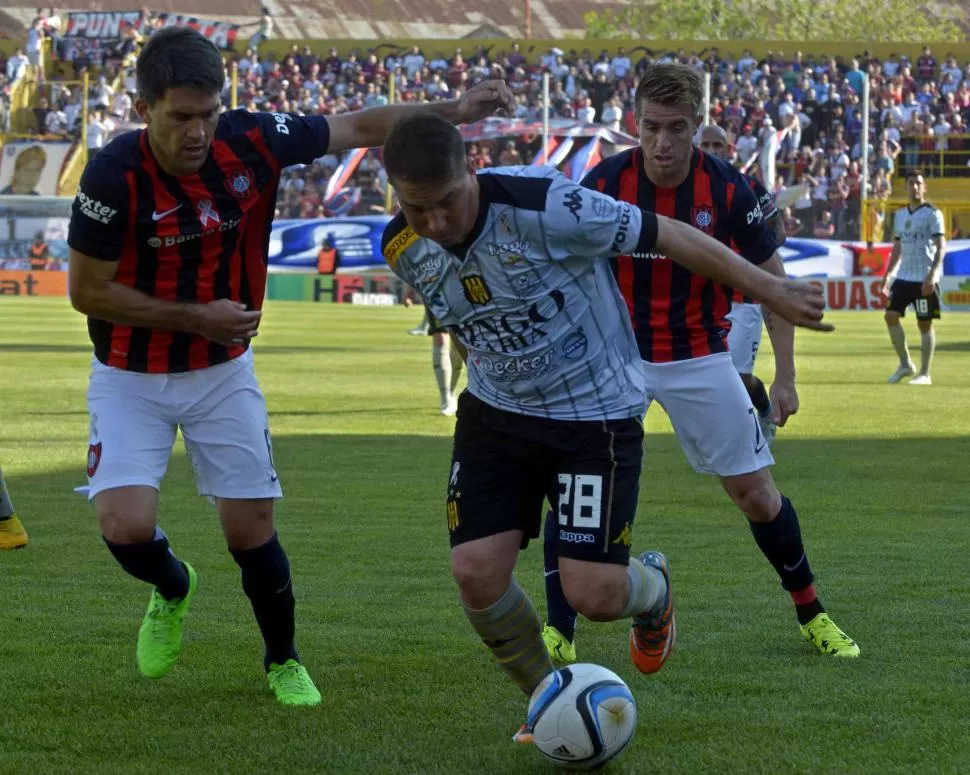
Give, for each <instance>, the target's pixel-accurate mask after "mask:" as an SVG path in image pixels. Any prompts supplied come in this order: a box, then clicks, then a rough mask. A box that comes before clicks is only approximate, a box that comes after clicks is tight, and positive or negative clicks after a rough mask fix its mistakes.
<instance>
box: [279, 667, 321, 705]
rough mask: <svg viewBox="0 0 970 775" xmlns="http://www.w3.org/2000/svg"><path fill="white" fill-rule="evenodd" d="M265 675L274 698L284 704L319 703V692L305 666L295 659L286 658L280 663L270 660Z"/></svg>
mask: <svg viewBox="0 0 970 775" xmlns="http://www.w3.org/2000/svg"><path fill="white" fill-rule="evenodd" d="M266 677H267V679H269V688H270V689H272V690H273V694H275V695H276V699H277V700H279V701H280V702H282V703H283V704H284V705H319V704H320V692H318V691H317V687H316V686H314V685H313V680H312V679H311V678H310V674H309V673H307V671H306V668H305V667H303V665H301V664H300V663H299V662H297V661H296V660H295V659H288V660H286V662H284V663H283V664H282V665H278V664H276V663H275V662H270V663H269V672H268V673H267V674H266Z"/></svg>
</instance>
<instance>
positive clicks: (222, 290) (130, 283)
mask: <svg viewBox="0 0 970 775" xmlns="http://www.w3.org/2000/svg"><path fill="white" fill-rule="evenodd" d="M137 83H138V92H139V94H138V99H137V101H136V102H135V110H136V112H137V113H138V115H139V117H140V118H141V119H142V120H143V121H144V122H145V124H146V125H147V126H146V128H145V129H144V130H141V131H135V132H129V133H126V134H123V135H121V136H120V137H118V138H116V139H115V140H113V141H112V142H111V143H109V144H108V145H107V146H106V147H105V148H104V150H103V151H102V152H101V153H99V154H98V156H97V157H96V158H95V159H94V160H93V161H92V162H91V164H90V165H89V166H88V168H87V169H86V170H85V172H84V175H83V177H82V180H81V185H80V190H79V192H78V195H77V198H76V200H75V202H74V208H73V213H72V217H71V225H70V233H69V237H68V245H69V248H70V294H71V301H72V303H73V305H74V307H75V309H77V310H78V311H79V312H82V313H84V314H85V315H87V317H88V330H89V332H90V335H91V341H92V342H93V344H94V359H93V362H92V374H91V380H90V385H89V388H88V408H89V412H90V415H91V429H90V446H89V448H88V478H89V482H90V498H91V499H92V500H93V501H94V506H95V511H96V512H97V516H98V520H99V523H100V527H101V532H102V535H103V536H104V540H105V543H106V544H107V546H108V548H109V550H110V551H111V553H112V554H113V555H114V557H115V558H116V559H117V561H118V562H119V564H120V565H121V567H122V568H124V570H125V571H127V572H128V573H129V574H130V575H132V576H134V577H135V578H137V579H140V580H142V581H146V582H148V583H150V584H151V585H152V587H153V590H152V594H151V599H150V602H149V608H148V612H147V614H146V616H145V619H144V622H143V624H142V627H141V630H140V632H139V635H138V644H137V650H136V654H137V661H138V666H139V668H140V670H141V672H142V673H143V674H144V675H145V676H147V677H149V678H161V677H162V676H164V675H165V674H166V673H168V671H169V670H170V669H171V668H172V666H173V665H174V664H175V661H176V659H177V658H178V655H179V652H180V650H181V644H182V629H183V619H184V617H185V615H186V613H187V611H188V608H189V604H190V602H191V599H192V597H193V595H194V594H195V590H196V588H197V585H198V579H197V576H196V573H195V571H194V569H192V567H191V566H189V565H188V564H187V563H183V562H181V561H179V560H178V559H177V558H176V556H175V554H174V553H173V552H172V551H171V549H170V548H169V543H168V539H167V537H166V536H165V533H163V532H162V531H161V529H160V528H159V527H158V525H157V501H158V490H159V485H160V482H161V479H162V476H163V475H164V473H165V469H166V466H167V464H168V458H169V456H170V454H171V450H172V444H173V442H174V441H175V435H176V431H177V430H178V429H179V428H181V430H182V434H183V436H184V438H185V444H186V448H187V451H188V453H189V458H190V459H191V461H192V464H193V467H194V469H195V473H196V481H197V485H198V490H199V493H200V494H201V495H206V496H209V497H210V498H213V499H214V500H215V503H216V507H217V509H218V513H219V518H220V521H221V522H222V527H223V531H224V533H225V536H226V540H227V542H228V545H229V550H230V552H231V553H232V556H233V558H234V559H235V561H236V563H237V564H238V565H239V566H240V569H241V571H242V586H243V590H244V591H245V593H246V595H247V596H248V597H249V599H250V602H251V604H252V608H253V613H254V614H255V617H256V620H257V623H258V625H259V628H260V631H261V633H262V635H263V640H264V642H265V647H266V651H265V659H264V668H265V670H266V673H267V676H268V680H269V685H270V687H271V689H272V691H273V693H274V694H275V696H276V698H277V699H278V700H279V701H280V702H282V703H283V704H288V705H315V704H317V703H319V702H320V693H319V692H318V691H317V689H316V687H315V686H314V685H313V682H312V680H311V679H310V677H309V675H308V674H307V672H306V670H305V668H304V667H303V665H302V663H301V662H300V658H299V655H298V653H297V651H296V648H295V646H294V629H295V628H294V607H295V601H294V597H293V587H292V583H291V580H290V566H289V561H288V559H287V556H286V554H285V552H284V551H283V548H282V547H281V545H280V543H279V540H278V538H277V534H276V529H275V526H274V521H273V504H274V501H275V499H277V498H279V497H280V496H281V495H282V490H281V488H280V483H279V477H278V476H277V473H276V469H275V465H274V462H273V451H272V444H271V440H270V432H269V425H268V420H267V413H266V405H265V401H264V399H263V395H262V393H261V391H260V389H259V384H258V382H257V381H256V377H255V373H254V370H253V354H252V350H251V349H250V341H251V340H252V338H253V337H255V336H256V335H257V333H258V327H259V321H260V317H261V314H262V313H261V309H262V305H263V294H264V289H265V285H266V264H267V255H268V248H269V237H270V228H271V224H272V220H273V215H274V212H275V206H276V191H277V186H278V184H279V178H280V172H281V170H282V169H283V168H284V167H287V166H289V165H293V164H297V163H310V162H312V161H313V160H314V159H316V158H319V157H321V156H324V155H325V154H327V153H339V152H341V151H344V150H347V149H349V148H354V147H372V146H379V145H381V144H382V143H383V142H384V139H385V136H386V134H387V133H388V131H389V130H390V127H391V124H392V123H393V122H394V121H395V120H397V119H398V118H400V117H401V116H402V115H405V114H407V113H408V112H410V111H414V110H432V111H434V112H437V113H439V114H441V115H442V116H443V117H444V118H446V119H448V120H450V121H452V122H455V123H457V122H466V121H475V120H478V119H479V118H484V117H485V116H487V115H489V114H491V113H492V112H494V110H495V109H496V108H507V107H510V106H511V98H510V94H509V92H508V90H507V88H506V87H505V85H504V84H503V83H501V82H496V81H490V82H485V83H483V84H480V85H479V86H477V87H475V88H474V89H471V90H469V92H467V93H466V94H465V96H464V97H463V98H462V99H461V100H460V101H450V102H443V103H437V104H435V105H434V106H431V107H425V106H411V107H408V106H394V107H388V108H376V109H373V110H367V111H362V112H358V113H348V114H344V115H340V116H333V117H323V116H296V115H291V114H281V113H248V112H246V111H241V110H236V111H227V112H223V111H222V105H221V99H220V95H221V92H222V90H223V85H224V83H225V69H224V67H223V63H222V57H221V55H220V53H219V51H218V50H217V49H216V48H215V47H214V46H213V45H212V44H211V43H210V42H209V41H208V40H206V38H205V37H203V36H202V35H200V34H199V33H198V32H195V31H194V30H191V29H188V28H171V29H167V30H163V31H161V32H159V33H157V34H156V35H154V36H153V37H152V38H151V40H150V41H149V42H148V44H147V45H146V46H145V49H144V51H143V52H142V54H141V56H140V57H139V59H138V65H137Z"/></svg>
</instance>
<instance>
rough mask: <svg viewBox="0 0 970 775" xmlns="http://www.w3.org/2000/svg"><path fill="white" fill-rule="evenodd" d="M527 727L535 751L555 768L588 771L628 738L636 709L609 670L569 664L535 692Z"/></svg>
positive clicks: (627, 690)
mask: <svg viewBox="0 0 970 775" xmlns="http://www.w3.org/2000/svg"><path fill="white" fill-rule="evenodd" d="M528 724H529V727H530V728H531V729H532V739H533V742H534V743H535V746H536V748H538V749H539V750H540V751H542V753H543V754H545V755H546V756H548V757H549V758H550V759H552V760H553V761H554V762H556V764H561V765H564V766H566V767H575V768H579V769H592V768H594V767H600V766H602V765H603V764H606V762H608V761H609V760H610V759H612V758H613V757H614V756H616V755H617V754H618V753H620V751H622V750H623V749H624V748H625V747H626V745H627V743H629V742H630V740H632V739H633V732H634V730H635V729H636V727H637V705H636V702H635V701H634V699H633V695H632V694H631V693H630V689H629V687H627V685H626V684H625V683H624V682H623V679H622V678H620V676H618V675H617V674H616V673H614V672H612V671H611V670H607V669H606V668H605V667H600V666H599V665H591V664H578V665H569V666H568V667H564V668H562V669H560V670H556V671H555V672H554V673H550V674H549V675H548V676H546V678H545V679H544V680H543V681H542V683H541V684H539V685H538V686H537V687H536V690H535V691H534V692H533V693H532V697H531V699H530V700H529V716H528Z"/></svg>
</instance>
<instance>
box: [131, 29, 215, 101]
mask: <svg viewBox="0 0 970 775" xmlns="http://www.w3.org/2000/svg"><path fill="white" fill-rule="evenodd" d="M135 77H136V80H137V84H138V94H139V95H141V96H142V97H144V98H145V100H147V102H148V104H149V105H154V104H155V102H156V100H160V99H162V98H164V96H165V92H166V91H168V90H169V89H178V88H181V87H189V88H191V89H197V90H198V91H200V92H205V93H207V94H213V93H215V94H218V93H220V92H222V87H223V85H224V84H225V80H226V69H225V66H224V65H223V63H222V55H221V54H220V53H219V49H217V48H216V47H215V46H214V45H213V44H212V42H211V41H210V40H209V39H208V38H206V37H205V35H202V34H201V33H200V32H197V31H196V30H193V29H192V28H190V27H168V28H166V29H164V30H159V31H158V32H156V33H155V34H154V35H152V37H151V38H149V40H148V43H147V44H146V45H145V48H144V49H142V52H141V54H140V55H139V57H138V64H137V66H136V68H135Z"/></svg>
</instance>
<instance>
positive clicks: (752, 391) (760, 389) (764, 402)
mask: <svg viewBox="0 0 970 775" xmlns="http://www.w3.org/2000/svg"><path fill="white" fill-rule="evenodd" d="M751 379H752V380H753V381H754V387H753V388H749V387H747V386H745V388H746V389H747V391H748V395H749V396H750V397H751V403H752V404H754V408H755V409H757V410H758V414H766V413H767V412H768V410H769V409H771V400H770V399H769V398H768V391H767V390H765V383H764V382H762V381H761V380H760V379H758V378H757V377H755V376H754V375H752V376H751Z"/></svg>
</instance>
